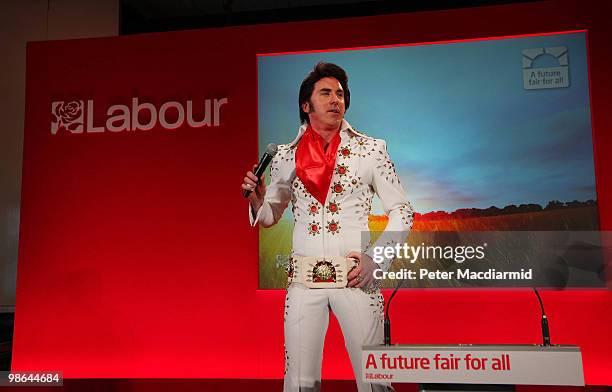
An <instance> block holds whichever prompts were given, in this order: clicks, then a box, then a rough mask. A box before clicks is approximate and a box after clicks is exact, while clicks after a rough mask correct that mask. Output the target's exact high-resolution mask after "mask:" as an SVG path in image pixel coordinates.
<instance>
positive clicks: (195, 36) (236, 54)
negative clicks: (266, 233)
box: [13, 1, 612, 384]
mask: <svg viewBox="0 0 612 392" xmlns="http://www.w3.org/2000/svg"><path fill="white" fill-rule="evenodd" d="M608 11H609V10H607V9H604V6H600V5H596V4H595V3H593V4H591V5H590V7H585V6H584V3H583V2H578V1H565V2H544V3H534V4H522V5H512V6H503V7H487V8H480V9H465V10H458V11H449V12H433V13H418V14H410V15H393V16H380V17H371V18H355V19H347V20H332V21H323V22H305V23H295V24H277V25H262V26H252V27H241V28H227V29H210V30H202V31H186V32H176V33H164V34H147V35H138V36H130V37H118V38H117V37H116V38H107V39H87V40H74V41H56V42H40V43H32V44H30V45H29V47H28V60H27V64H28V68H27V108H26V113H27V114H26V126H25V142H24V168H23V196H22V214H21V234H20V235H21V237H20V240H21V241H20V253H19V270H18V285H17V291H18V292H17V306H16V319H15V340H14V358H13V367H14V369H28V370H33V369H59V370H63V371H64V375H65V376H66V377H75V378H78V377H102V378H104V377H117V378H129V377H144V378H156V377H161V378H171V377H207V378H280V377H282V374H283V337H282V312H283V298H284V292H283V291H274V292H263V291H257V290H256V288H257V273H258V272H257V230H254V229H252V228H251V227H249V225H248V221H247V216H246V204H245V201H244V199H242V197H241V194H240V193H241V192H240V188H239V186H240V181H241V179H242V177H243V173H244V171H245V169H246V168H249V167H250V166H251V165H252V164H253V162H255V161H256V160H257V151H256V146H257V85H256V82H257V73H256V57H255V56H256V54H257V53H270V52H288V51H301V50H318V49H331V48H341V47H354V46H369V45H387V44H398V43H410V42H430V41H439V40H454V39H472V38H482V37H488V36H503V35H515V34H532V33H541V32H551V31H565V30H575V29H587V30H588V34H589V45H590V47H589V54H590V65H591V91H592V109H593V129H594V135H593V139H594V141H595V159H596V171H597V186H598V199H599V208H600V217H601V227H602V229H603V230H610V228H611V227H612V210H611V208H612V207H611V203H610V199H611V197H610V195H611V192H612V189H611V184H610V182H609V181H605V180H604V179H606V178H609V177H610V175H611V174H610V171H611V168H612V166H611V164H610V157H609V156H604V151H606V150H607V149H609V146H610V141H611V138H612V135H611V133H610V132H609V130H610V129H611V128H612V127H611V125H612V116H611V115H610V114H609V112H608V111H607V110H606V109H607V106H608V102H609V101H610V99H611V98H612V97H610V91H612V89H611V87H612V86H611V83H612V80H611V79H610V78H609V75H608V69H609V66H610V64H612V58H611V55H610V51H609V39H610V27H609V25H610V23H609V21H608V15H609V12H608ZM349 71H350V70H349ZM298 83H299V81H296V86H288V88H295V90H296V97H297V85H298ZM224 97H226V98H228V102H227V103H226V104H224V105H222V106H221V107H220V109H219V113H220V117H218V120H219V125H218V126H203V127H201V128H193V127H190V126H189V125H187V124H185V125H183V126H181V127H179V128H178V129H174V130H168V129H164V128H163V127H162V126H161V125H158V126H157V127H155V128H153V129H151V130H145V131H143V130H136V131H121V132H109V131H104V132H98V133H88V132H86V131H85V130H86V128H87V118H89V116H87V114H88V113H87V109H88V108H91V111H92V113H93V120H92V125H93V126H94V127H97V126H103V125H104V123H105V121H106V119H107V117H108V116H107V114H106V111H107V109H109V108H110V107H111V106H112V105H126V106H127V109H126V110H127V111H128V112H129V111H132V112H133V110H132V105H133V103H132V99H133V98H137V99H138V104H141V105H142V104H143V103H151V104H152V106H153V107H154V108H155V111H156V113H158V115H159V112H160V111H162V105H163V104H164V103H166V102H169V101H175V102H178V103H179V104H180V106H181V107H182V108H183V110H185V113H186V111H187V101H189V100H191V101H192V104H193V108H196V109H197V110H194V115H195V117H196V118H195V120H196V121H197V120H202V117H201V116H202V115H203V112H202V108H203V106H204V100H205V99H211V100H214V99H215V98H217V99H221V98H224ZM296 99H297V98H296ZM71 100H77V101H81V100H82V101H83V103H82V106H81V108H82V110H83V114H84V124H83V126H84V128H85V129H84V132H83V133H81V134H72V133H70V132H67V131H65V130H61V129H59V130H58V132H57V133H56V134H55V135H54V134H53V133H52V132H51V123H52V116H51V108H52V102H61V101H65V102H67V101H71ZM89 100H91V101H92V103H88V101H89ZM92 105H93V106H92ZM211 105H213V106H214V102H212V101H211ZM177 107H178V106H174V107H170V108H168V109H167V111H166V114H167V116H166V117H165V119H166V120H167V122H170V123H172V122H174V121H175V120H176V116H177V110H181V109H177ZM164 110H166V109H164ZM143 111H146V110H144V109H143ZM119 112H121V110H119V109H117V112H114V114H117V113H119ZM130 115H131V114H130ZM145 117H146V116H143V118H141V119H140V121H141V123H146V122H147V119H146V118H145ZM119 122H120V121H119ZM131 123H132V121H131V119H130V126H131ZM115 125H116V124H115ZM211 125H214V120H213V119H211ZM90 128H91V127H90ZM287 132H288V133H290V134H291V135H293V133H294V132H295V130H294V129H289V130H287ZM543 297H544V300H545V302H546V305H547V312H548V313H549V315H550V322H551V334H552V339H553V342H555V343H564V344H577V345H579V346H581V347H582V349H583V353H584V364H585V377H586V382H587V384H612V372H610V370H609V369H612V358H611V356H610V355H609V353H610V352H611V351H612V341H611V340H610V339H609V338H608V335H609V333H608V330H609V327H610V325H612V316H611V314H610V312H609V308H610V305H612V294H611V293H609V292H608V291H603V290H594V291H568V292H544V293H543ZM393 312H394V331H395V333H396V335H395V338H396V340H397V341H400V342H405V343H537V342H539V331H538V323H539V314H538V311H537V303H536V300H535V298H534V297H533V294H532V293H531V292H528V291H510V290H505V291H449V290H437V291H427V290H418V291H417V290H415V291H406V292H403V293H402V294H401V295H400V296H399V297H398V298H397V303H395V304H394V306H393ZM329 332H330V333H329V334H328V337H327V345H326V351H325V359H324V372H323V376H324V377H326V378H349V377H352V372H351V369H350V365H349V363H348V357H347V355H346V353H345V352H344V348H343V342H342V337H341V334H340V331H339V328H337V325H333V326H332V327H331V328H330V331H329Z"/></svg>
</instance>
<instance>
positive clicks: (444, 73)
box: [258, 32, 596, 213]
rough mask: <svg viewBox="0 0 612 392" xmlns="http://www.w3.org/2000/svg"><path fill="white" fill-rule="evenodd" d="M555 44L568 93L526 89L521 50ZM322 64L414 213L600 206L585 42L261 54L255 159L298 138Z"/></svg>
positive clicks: (545, 59) (544, 61) (544, 63)
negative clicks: (563, 61)
mask: <svg viewBox="0 0 612 392" xmlns="http://www.w3.org/2000/svg"><path fill="white" fill-rule="evenodd" d="M558 46H565V47H567V49H568V55H569V74H570V85H569V87H566V88H555V89H542V90H525V89H524V88H523V68H522V50H524V49H531V48H543V47H558ZM318 61H328V62H333V63H336V64H338V65H340V66H342V67H343V68H344V69H346V70H347V72H348V74H349V86H350V89H351V106H350V109H349V110H348V111H347V114H346V118H347V120H348V121H349V122H350V123H351V124H352V125H353V126H354V127H355V128H357V129H359V130H362V131H364V132H366V133H367V134H369V135H371V136H373V137H377V138H383V139H385V140H387V144H388V149H389V153H390V155H391V158H392V159H393V160H394V162H395V165H396V168H397V170H398V173H399V175H400V176H401V178H402V182H403V185H404V188H405V189H406V192H407V193H408V197H409V199H410V200H411V202H412V203H413V204H414V206H415V208H416V209H417V211H419V212H423V213H424V212H428V211H432V210H446V211H453V210H455V209H457V208H470V207H477V208H486V207H489V206H491V205H496V206H498V207H503V206H505V205H507V204H521V203H540V204H543V205H545V204H546V203H547V202H548V201H549V200H553V199H558V200H574V199H578V200H587V199H595V198H596V194H595V177H594V168H593V145H592V138H591V114H590V108H589V90H588V75H587V57H586V36H585V33H581V32H579V33H571V34H562V35H549V36H536V37H525V38H508V39H496V40H485V41H472V42H457V43H446V44H427V45H420V46H402V47H391V48H379V49H366V50H345V51H339V52H322V53H309V54H292V55H279V56H260V57H259V58H258V73H259V75H258V78H259V81H258V83H259V140H260V151H262V150H263V148H264V146H265V145H267V144H268V143H270V142H274V143H287V142H290V141H291V140H293V138H294V137H295V134H296V132H297V128H298V126H299V117H298V104H297V100H298V98H297V95H298V90H299V86H300V83H301V81H302V79H303V78H304V77H305V75H306V74H307V73H308V72H309V71H310V70H311V69H312V67H313V65H314V64H315V63H317V62H318ZM556 63H557V60H556V59H555V58H553V57H552V56H548V55H544V56H540V57H539V58H538V59H536V61H535V62H534V67H550V66H557V64H556Z"/></svg>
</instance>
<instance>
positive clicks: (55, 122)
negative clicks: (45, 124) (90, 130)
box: [51, 101, 84, 135]
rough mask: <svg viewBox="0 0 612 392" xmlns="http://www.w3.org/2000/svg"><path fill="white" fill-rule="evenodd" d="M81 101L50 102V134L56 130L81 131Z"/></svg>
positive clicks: (53, 133)
mask: <svg viewBox="0 0 612 392" xmlns="http://www.w3.org/2000/svg"><path fill="white" fill-rule="evenodd" d="M83 109H84V103H83V101H69V102H65V101H56V102H52V103H51V134H52V135H55V134H56V133H57V132H58V131H64V130H67V131H70V132H72V133H83V118H84V115H83V113H84V112H83Z"/></svg>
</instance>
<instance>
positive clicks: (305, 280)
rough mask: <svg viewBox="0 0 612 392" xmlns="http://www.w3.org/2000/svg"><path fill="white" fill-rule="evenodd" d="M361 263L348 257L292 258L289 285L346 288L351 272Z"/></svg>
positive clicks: (314, 287) (315, 287)
mask: <svg viewBox="0 0 612 392" xmlns="http://www.w3.org/2000/svg"><path fill="white" fill-rule="evenodd" d="M358 264H359V261H357V260H355V259H352V258H347V257H340V256H336V257H301V256H294V257H292V258H291V265H290V266H289V279H288V283H302V284H303V285H304V286H305V287H308V288H311V289H333V288H341V287H346V284H347V282H348V279H347V276H348V274H349V272H350V271H351V270H352V269H353V268H355V267H356V266H357V265H358Z"/></svg>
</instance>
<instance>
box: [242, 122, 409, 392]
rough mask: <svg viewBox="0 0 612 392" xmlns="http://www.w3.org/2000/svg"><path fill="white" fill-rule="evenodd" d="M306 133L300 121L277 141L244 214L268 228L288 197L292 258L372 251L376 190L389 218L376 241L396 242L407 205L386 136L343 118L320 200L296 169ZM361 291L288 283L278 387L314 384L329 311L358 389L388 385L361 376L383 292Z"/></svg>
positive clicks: (377, 329)
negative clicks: (293, 132) (292, 133)
mask: <svg viewBox="0 0 612 392" xmlns="http://www.w3.org/2000/svg"><path fill="white" fill-rule="evenodd" d="M305 131H306V125H303V126H301V127H300V129H299V133H298V136H297V137H296V139H295V140H294V141H293V142H291V143H290V144H285V145H280V146H279V147H278V153H277V154H276V156H275V157H274V159H273V160H272V163H271V167H270V177H271V179H270V185H269V186H268V187H267V189H266V196H265V199H264V203H263V205H262V207H261V208H260V209H259V210H258V211H257V213H256V216H255V217H253V216H252V214H250V220H251V224H252V225H253V226H254V225H256V224H257V223H259V224H261V225H262V226H264V227H269V226H272V225H273V224H275V223H276V222H278V220H279V219H280V217H281V215H282V214H283V211H284V210H285V208H286V207H287V206H288V204H289V202H290V201H291V202H292V204H293V216H294V220H295V225H294V229H293V250H292V256H323V257H330V256H346V255H347V254H348V253H349V252H350V251H357V252H362V253H365V254H368V255H369V256H370V257H372V254H371V252H372V246H371V245H369V241H370V237H369V228H368V216H369V214H370V210H371V205H372V198H373V196H374V194H377V195H378V197H379V198H380V200H381V202H382V205H383V208H384V210H385V213H386V214H387V215H388V216H389V222H388V224H387V227H386V228H385V232H384V233H382V235H381V236H380V237H379V239H378V240H377V241H376V244H375V245H377V246H379V245H391V246H393V245H394V244H395V243H398V242H399V243H403V241H404V240H405V239H406V237H407V235H408V232H409V230H410V228H411V227H412V218H413V210H412V207H411V205H410V203H409V202H408V200H407V199H406V195H405V192H404V190H403V188H402V186H401V184H400V181H399V178H398V176H397V174H396V172H395V168H394V165H393V163H392V162H391V160H390V159H389V155H388V153H387V149H386V144H385V142H384V141H383V140H380V139H374V138H371V137H369V136H366V135H364V134H362V133H360V132H357V131H356V130H354V129H353V128H352V127H351V126H350V125H349V123H348V122H347V121H346V120H343V121H342V125H341V128H340V139H341V142H340V146H339V147H338V153H337V158H336V164H335V166H334V173H333V176H332V180H331V184H330V190H329V192H328V194H327V199H326V200H325V204H324V205H322V204H321V203H320V202H318V201H317V200H316V199H315V198H314V197H313V196H312V195H310V193H309V192H308V191H307V190H306V189H305V187H304V185H303V184H302V182H301V181H300V179H299V178H298V177H297V176H296V174H295V151H296V148H297V144H298V142H299V140H300V138H301V136H302V135H303V134H304V132H305ZM391 261H392V260H391V259H385V261H383V262H382V263H381V264H380V268H382V269H383V270H387V269H388V268H389V265H390V263H391ZM368 291H369V292H370V293H367V292H365V291H363V290H361V289H357V288H341V289H308V288H305V287H304V286H303V285H302V284H298V283H292V284H290V285H289V287H288V288H287V296H286V299H285V326H284V327H285V351H286V353H285V381H284V390H285V391H318V390H319V387H320V382H321V361H322V355H323V342H324V339H325V333H326V331H327V325H328V320H329V313H328V312H329V309H331V310H332V311H333V312H334V315H335V316H336V318H337V319H338V321H339V323H340V327H341V328H342V333H343V335H344V341H345V345H346V348H347V350H348V353H349V357H350V359H351V363H352V366H353V371H354V373H355V378H356V381H357V388H358V391H359V392H362V391H384V390H387V389H388V388H389V384H384V383H381V384H371V383H364V382H363V381H362V375H361V370H360V369H361V347H362V346H364V345H376V344H382V343H383V297H382V294H381V293H380V290H368Z"/></svg>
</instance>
